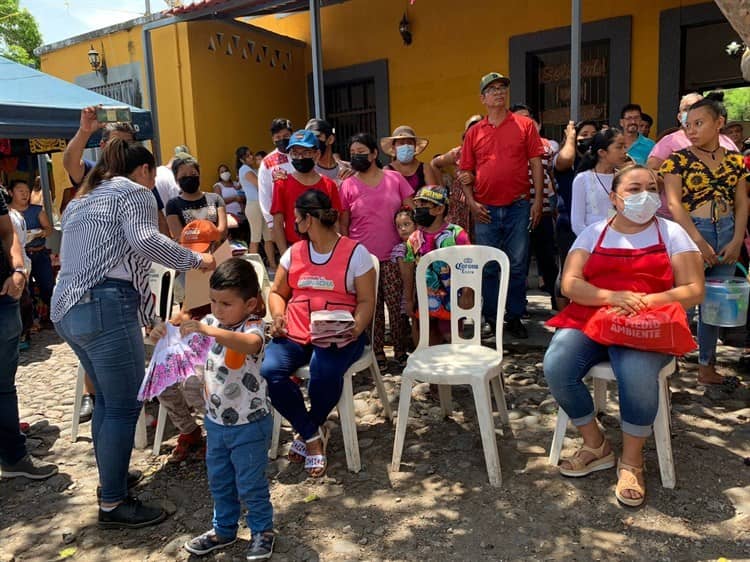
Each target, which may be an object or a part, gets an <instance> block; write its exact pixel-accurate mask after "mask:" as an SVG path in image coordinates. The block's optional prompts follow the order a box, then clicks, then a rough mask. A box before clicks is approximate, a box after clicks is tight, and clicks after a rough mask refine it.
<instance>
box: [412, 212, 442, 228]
mask: <svg viewBox="0 0 750 562" xmlns="http://www.w3.org/2000/svg"><path fill="white" fill-rule="evenodd" d="M436 218H437V217H436V216H435V215H431V214H430V209H429V207H417V208H416V209H414V222H415V223H417V224H418V225H419V226H424V227H430V226H432V223H434V222H435V219H436Z"/></svg>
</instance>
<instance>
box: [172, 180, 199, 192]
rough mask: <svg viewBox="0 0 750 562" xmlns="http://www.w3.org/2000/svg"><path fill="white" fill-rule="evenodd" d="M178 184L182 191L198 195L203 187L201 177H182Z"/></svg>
mask: <svg viewBox="0 0 750 562" xmlns="http://www.w3.org/2000/svg"><path fill="white" fill-rule="evenodd" d="M177 183H179V184H180V189H181V190H182V191H184V192H185V193H196V192H197V191H198V190H199V189H200V187H201V177H200V176H182V177H181V178H180V179H179V180H177Z"/></svg>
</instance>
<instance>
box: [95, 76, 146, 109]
mask: <svg viewBox="0 0 750 562" xmlns="http://www.w3.org/2000/svg"><path fill="white" fill-rule="evenodd" d="M89 89H90V90H91V91H93V92H96V93H97V94H101V95H103V96H107V97H108V98H112V99H115V100H117V101H121V102H123V103H126V104H128V105H132V106H134V107H141V103H142V96H141V90H140V88H139V87H138V82H137V81H136V80H134V79H132V78H131V79H130V80H122V81H120V82H110V83H109V84H104V85H103V86H94V87H93V88H89Z"/></svg>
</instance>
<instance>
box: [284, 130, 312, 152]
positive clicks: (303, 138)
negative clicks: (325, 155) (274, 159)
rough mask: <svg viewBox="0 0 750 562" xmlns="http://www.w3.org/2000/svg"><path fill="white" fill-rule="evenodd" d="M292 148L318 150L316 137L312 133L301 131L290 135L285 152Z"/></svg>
mask: <svg viewBox="0 0 750 562" xmlns="http://www.w3.org/2000/svg"><path fill="white" fill-rule="evenodd" d="M293 146H301V147H302V148H318V137H316V136H315V133H313V132H312V131H306V130H305V129H301V130H299V131H297V132H294V133H292V137H291V138H290V139H289V145H288V146H287V152H288V151H289V150H291V148H292V147H293Z"/></svg>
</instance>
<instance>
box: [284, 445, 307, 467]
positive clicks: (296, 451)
mask: <svg viewBox="0 0 750 562" xmlns="http://www.w3.org/2000/svg"><path fill="white" fill-rule="evenodd" d="M287 458H288V459H289V462H293V463H295V464H301V463H303V462H305V459H306V458H307V445H305V442H304V441H302V440H301V439H295V440H294V441H292V446H291V447H289V453H288V454H287Z"/></svg>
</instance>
